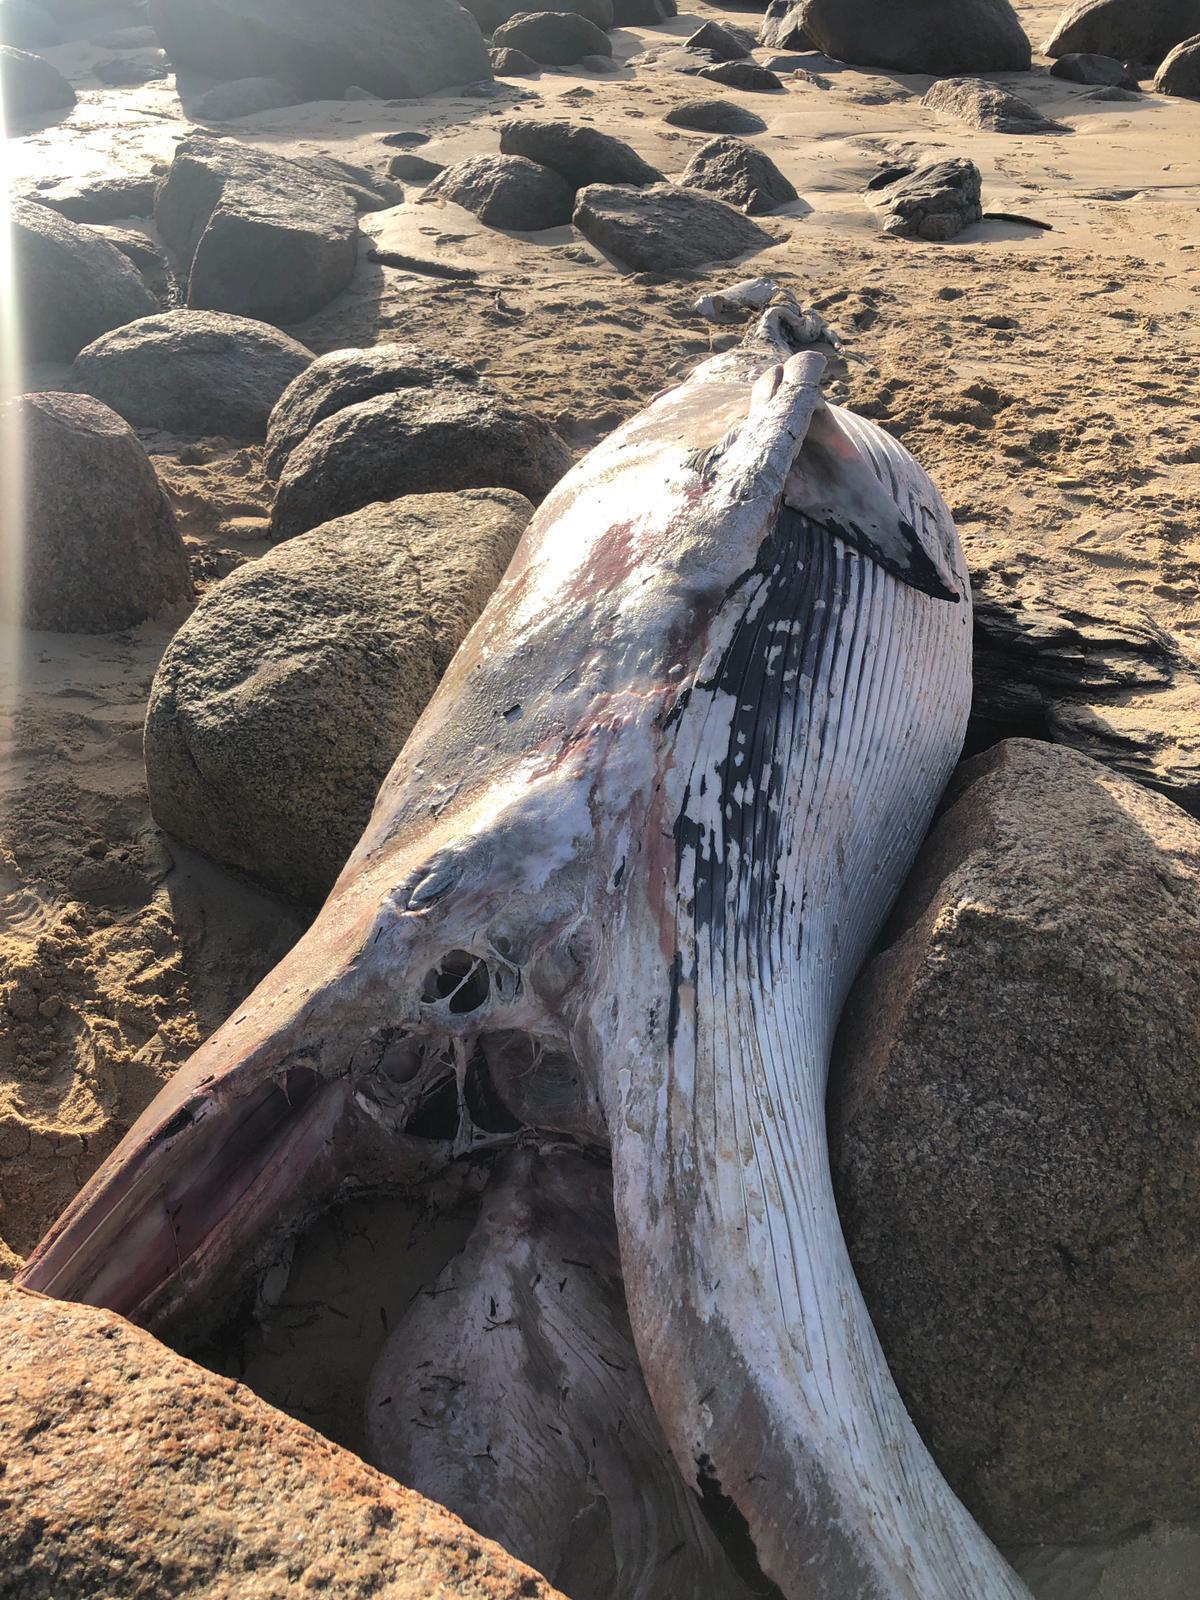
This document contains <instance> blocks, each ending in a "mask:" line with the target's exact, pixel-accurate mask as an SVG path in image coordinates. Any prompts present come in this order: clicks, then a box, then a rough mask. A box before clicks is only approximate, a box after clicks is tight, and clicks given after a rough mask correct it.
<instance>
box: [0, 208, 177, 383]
mask: <svg viewBox="0 0 1200 1600" xmlns="http://www.w3.org/2000/svg"><path fill="white" fill-rule="evenodd" d="M9 216H10V222H11V228H12V244H13V256H14V267H15V284H16V294H17V307H18V310H19V314H20V327H21V340H22V346H23V352H24V355H25V358H26V360H28V361H70V360H72V359H73V358H74V357H75V356H76V355H78V354H79V352H80V350H81V349H82V348H83V346H84V345H85V344H90V343H91V342H92V340H93V339H95V338H98V337H99V335H100V334H102V333H107V332H108V330H109V329H110V328H120V327H122V326H123V325H124V324H125V323H127V322H133V321H134V320H135V318H137V317H145V316H148V315H150V313H151V312H154V311H157V310H158V301H157V300H155V298H154V296H153V295H152V294H151V293H150V291H149V289H147V287H146V285H145V284H144V283H143V281H142V279H141V278H140V277H139V276H138V273H137V271H136V269H135V268H134V267H133V266H132V265H131V264H130V262H129V261H128V260H127V259H126V258H125V256H123V255H122V254H121V252H120V251H119V250H118V249H116V248H115V246H113V245H111V244H109V242H108V241H107V239H104V238H102V237H101V236H100V234H98V233H96V232H95V230H94V229H92V228H85V227H80V226H79V225H78V224H76V223H74V222H68V221H67V219H66V217H60V216H59V215H58V213H57V212H56V211H51V210H50V209H49V208H48V207H47V206H39V205H35V204H33V202H31V201H28V200H14V201H13V202H12V206H11V209H10V213H9Z"/></svg>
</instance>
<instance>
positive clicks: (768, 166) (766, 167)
mask: <svg viewBox="0 0 1200 1600" xmlns="http://www.w3.org/2000/svg"><path fill="white" fill-rule="evenodd" d="M679 181H680V183H682V184H683V185H684V186H685V187H686V188H688V189H703V190H704V191H705V192H706V193H707V194H715V195H717V196H718V197H719V198H720V199H722V200H726V201H728V203H729V204H730V205H731V206H737V207H738V208H739V209H740V210H742V211H745V212H748V213H749V214H750V215H751V216H759V215H763V214H764V213H766V212H768V211H777V210H778V209H779V207H780V206H786V205H790V204H791V202H792V201H793V200H795V199H797V198H798V197H797V194H796V191H795V189H794V188H793V187H792V185H791V184H790V183H789V182H788V180H787V179H786V178H785V177H784V175H783V173H782V172H780V170H779V168H778V167H777V166H776V165H775V163H774V162H773V161H772V160H771V159H770V157H769V156H766V155H764V154H763V152H762V151H761V150H756V149H755V148H754V146H753V145H750V144H743V142H742V141H741V140H740V139H710V140H709V142H708V144H706V145H703V146H701V148H700V149H699V150H697V152H696V154H695V155H694V156H693V157H692V159H691V160H690V161H689V162H688V164H687V166H686V168H685V169H684V173H683V176H682V178H680V180H679Z"/></svg>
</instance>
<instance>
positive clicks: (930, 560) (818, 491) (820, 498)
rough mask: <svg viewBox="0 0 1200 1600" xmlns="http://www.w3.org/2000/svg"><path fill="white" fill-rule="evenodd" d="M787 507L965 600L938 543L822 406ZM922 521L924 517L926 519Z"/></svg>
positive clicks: (889, 566) (883, 562) (934, 590)
mask: <svg viewBox="0 0 1200 1600" xmlns="http://www.w3.org/2000/svg"><path fill="white" fill-rule="evenodd" d="M783 503H784V506H785V508H787V509H790V510H792V511H797V512H799V513H800V514H801V515H802V516H804V517H807V518H808V519H809V520H810V521H812V522H815V523H817V525H818V526H819V527H822V528H824V529H826V530H827V531H828V532H829V533H833V534H836V535H837V536H838V537H839V538H841V539H844V540H845V542H846V543H847V544H849V545H851V546H853V548H854V549H856V550H860V551H861V552H862V554H863V555H865V556H867V557H868V558H869V559H870V560H872V561H874V562H876V563H877V564H878V565H879V566H881V567H882V568H883V569H884V571H885V572H889V573H891V575H892V577H894V578H898V579H899V580H900V582H901V583H906V584H908V585H909V587H910V588H913V589H918V590H920V592H921V593H922V594H927V595H929V596H931V597H932V598H933V599H935V600H961V599H962V595H961V594H960V593H959V591H958V589H957V588H956V587H955V585H954V581H953V578H952V577H951V576H950V574H948V573H947V572H946V570H945V561H944V557H943V556H942V552H941V551H940V550H939V548H938V546H937V544H936V542H935V541H934V540H933V539H932V538H930V537H928V536H923V535H922V533H921V532H920V531H918V529H917V528H916V527H915V526H914V525H913V523H912V522H910V521H909V520H908V518H907V517H906V516H905V515H904V512H903V510H902V509H901V507H900V506H899V505H897V503H896V501H895V499H894V498H893V497H892V495H891V494H890V493H889V491H888V489H887V488H886V487H885V485H884V484H883V483H882V482H881V481H880V479H879V477H878V475H877V473H876V472H875V469H874V467H873V466H872V464H871V462H870V461H869V460H868V459H867V458H866V457H865V456H864V455H863V454H862V452H861V451H860V450H859V449H858V447H857V445H856V444H855V443H854V441H853V439H851V438H850V437H849V436H848V435H847V434H846V433H845V432H843V430H842V429H841V428H840V427H839V426H838V424H837V421H836V419H835V418H834V416H833V415H832V413H831V412H830V411H829V410H828V409H827V408H826V407H822V408H821V409H820V410H819V411H817V412H816V413H815V415H814V416H813V419H812V422H811V423H810V424H809V429H808V435H807V437H806V438H805V441H804V445H803V447H802V448H801V450H800V453H799V455H798V456H797V457H796V460H795V462H794V463H793V466H792V470H791V472H790V473H789V474H788V480H787V486H786V488H785V489H784V494H783ZM922 520H923V519H922Z"/></svg>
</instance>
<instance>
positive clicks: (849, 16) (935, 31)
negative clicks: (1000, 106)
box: [762, 0, 1030, 76]
mask: <svg viewBox="0 0 1200 1600" xmlns="http://www.w3.org/2000/svg"><path fill="white" fill-rule="evenodd" d="M771 22H772V27H771V33H770V37H769V38H768V37H766V35H765V34H764V35H763V37H762V42H763V43H764V44H767V43H769V44H773V45H774V46H775V47H776V48H777V49H805V48H807V49H816V50H823V51H824V52H825V54H826V55H829V56H833V57H834V58H835V59H836V60H838V61H847V62H850V63H852V64H853V65H854V66H857V67H884V68H888V69H890V70H892V71H894V72H931V73H935V74H937V75H939V76H941V75H943V74H946V75H954V74H959V73H964V72H1028V70H1029V64H1030V48H1029V40H1028V39H1027V38H1026V36H1025V31H1024V29H1023V28H1022V27H1021V24H1020V22H1019V20H1018V18H1017V14H1016V12H1015V11H1014V10H1013V8H1012V6H1011V5H1010V4H1009V0H797V3H796V4H794V5H793V6H791V8H790V9H789V10H788V11H787V12H786V13H779V12H778V11H776V12H775V14H774V15H773V17H772V19H771ZM785 39H787V40H790V41H800V40H803V41H805V42H804V43H799V42H791V43H787V44H785V43H784V40H785Z"/></svg>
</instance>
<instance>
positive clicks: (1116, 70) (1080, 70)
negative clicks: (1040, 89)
mask: <svg viewBox="0 0 1200 1600" xmlns="http://www.w3.org/2000/svg"><path fill="white" fill-rule="evenodd" d="M1050 76H1051V77H1052V78H1065V79H1066V81H1067V82H1068V83H1093V84H1096V85H1098V86H1099V87H1101V88H1112V89H1136V88H1137V87H1138V80H1137V79H1136V78H1135V77H1134V76H1133V74H1132V73H1131V72H1130V71H1129V68H1128V67H1126V66H1125V65H1124V64H1123V63H1122V62H1120V61H1114V60H1113V58H1112V57H1111V56H1095V55H1087V54H1085V53H1084V52H1082V51H1072V52H1070V53H1069V54H1067V55H1063V56H1059V58H1058V60H1057V61H1052V62H1051V63H1050Z"/></svg>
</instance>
